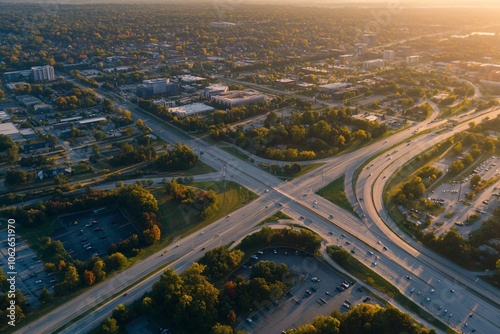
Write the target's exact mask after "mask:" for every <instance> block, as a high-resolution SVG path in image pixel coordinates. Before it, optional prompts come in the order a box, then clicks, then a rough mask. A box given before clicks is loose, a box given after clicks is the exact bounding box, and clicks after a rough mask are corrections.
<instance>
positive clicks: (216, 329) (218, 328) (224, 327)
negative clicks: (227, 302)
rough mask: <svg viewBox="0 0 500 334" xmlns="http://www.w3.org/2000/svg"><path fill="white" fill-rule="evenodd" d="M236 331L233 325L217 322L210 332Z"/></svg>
mask: <svg viewBox="0 0 500 334" xmlns="http://www.w3.org/2000/svg"><path fill="white" fill-rule="evenodd" d="M233 333H234V331H233V329H232V328H231V326H227V325H221V324H219V323H217V324H215V326H214V327H212V330H211V331H210V334H233Z"/></svg>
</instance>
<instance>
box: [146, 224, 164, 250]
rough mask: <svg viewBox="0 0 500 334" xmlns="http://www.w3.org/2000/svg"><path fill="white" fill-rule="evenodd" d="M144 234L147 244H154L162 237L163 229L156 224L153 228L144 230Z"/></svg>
mask: <svg viewBox="0 0 500 334" xmlns="http://www.w3.org/2000/svg"><path fill="white" fill-rule="evenodd" d="M142 236H143V237H144V240H145V242H146V244H147V245H152V244H154V243H156V242H158V241H160V238H161V231H160V228H159V227H158V225H156V224H154V225H153V226H152V227H151V228H148V229H145V230H144V231H143V232H142Z"/></svg>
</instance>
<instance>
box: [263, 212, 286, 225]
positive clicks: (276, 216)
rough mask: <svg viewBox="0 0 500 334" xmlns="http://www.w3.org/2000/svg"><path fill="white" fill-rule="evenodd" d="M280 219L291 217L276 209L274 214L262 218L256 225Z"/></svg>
mask: <svg viewBox="0 0 500 334" xmlns="http://www.w3.org/2000/svg"><path fill="white" fill-rule="evenodd" d="M280 219H292V217H290V216H289V215H286V214H284V213H283V212H281V211H278V212H276V213H275V214H274V215H272V216H269V217H267V218H266V219H264V220H263V221H261V222H260V223H258V224H257V225H264V224H267V223H272V222H277V221H278V220H280Z"/></svg>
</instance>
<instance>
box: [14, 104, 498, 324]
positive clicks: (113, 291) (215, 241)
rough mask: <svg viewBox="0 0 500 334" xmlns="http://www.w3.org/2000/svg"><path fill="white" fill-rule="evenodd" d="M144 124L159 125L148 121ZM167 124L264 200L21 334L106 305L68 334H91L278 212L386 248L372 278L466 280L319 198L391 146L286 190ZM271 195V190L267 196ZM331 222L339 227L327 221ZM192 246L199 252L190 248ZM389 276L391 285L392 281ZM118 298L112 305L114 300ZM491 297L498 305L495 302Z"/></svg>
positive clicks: (166, 132)
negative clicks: (163, 280) (168, 277)
mask: <svg viewBox="0 0 500 334" xmlns="http://www.w3.org/2000/svg"><path fill="white" fill-rule="evenodd" d="M130 110H131V112H132V114H133V117H134V119H138V118H143V119H144V114H142V112H141V111H140V110H139V109H138V108H137V107H135V106H134V105H130ZM490 116H491V115H490ZM146 117H147V118H152V119H154V118H155V117H154V116H152V115H149V114H148V115H147V116H146ZM162 123H163V122H160V121H158V122H147V124H148V126H149V127H150V128H152V130H153V131H154V132H155V134H157V135H158V136H159V137H160V138H162V139H163V140H165V141H167V142H170V143H176V142H179V141H181V142H183V143H185V144H187V145H189V146H190V147H191V148H193V149H194V150H196V151H198V152H200V151H202V152H204V154H202V155H201V156H200V158H201V160H202V161H204V162H205V163H207V164H209V165H211V166H212V167H214V168H216V169H217V170H221V169H222V168H223V166H225V177H226V179H229V180H234V181H235V182H238V183H240V184H241V185H242V186H245V187H247V188H249V189H250V190H252V191H254V192H255V193H257V194H258V195H260V196H261V197H260V198H258V199H257V200H254V201H253V202H251V203H249V204H248V205H246V206H245V207H243V208H241V209H239V210H237V211H235V212H234V213H233V214H231V217H228V218H224V219H221V220H219V221H217V222H215V223H213V224H212V225H210V226H208V227H207V228H205V229H204V231H203V232H204V233H203V234H196V235H194V234H192V235H190V236H188V237H186V238H184V239H181V240H179V241H178V242H177V244H178V245H179V246H178V247H176V245H172V246H170V247H167V250H168V251H169V252H168V253H167V255H165V256H161V253H162V251H161V252H158V253H157V254H154V255H152V256H151V257H149V258H148V259H145V260H143V261H140V262H139V263H137V264H135V265H133V266H132V267H131V268H129V269H127V270H125V271H123V272H122V273H119V274H117V275H115V276H114V277H112V278H111V279H109V280H106V281H104V282H103V283H101V284H98V285H97V286H96V287H94V288H93V289H91V290H88V291H86V292H85V293H83V294H81V295H80V296H78V297H76V298H74V299H72V300H70V301H69V302H67V303H66V304H64V305H63V306H61V307H59V308H57V309H55V310H54V311H52V312H50V313H48V314H47V315H45V316H43V317H41V318H39V319H37V320H35V321H33V322H32V323H30V324H28V325H26V326H25V327H23V328H21V329H20V330H18V331H17V332H16V333H33V332H34V331H35V332H37V333H51V332H54V331H57V330H59V329H61V327H62V326H64V325H66V324H68V323H70V322H71V321H72V320H73V319H75V318H76V317H78V316H79V315H82V314H83V313H85V312H86V311H87V310H89V309H91V308H92V307H94V306H96V305H97V304H99V303H102V302H104V305H101V306H99V307H98V308H97V310H94V311H93V312H92V314H91V315H87V316H83V317H82V318H80V319H78V320H76V321H75V322H74V323H72V324H70V325H69V326H68V327H67V328H66V329H65V330H64V332H67V333H86V332H88V331H89V330H90V329H91V328H92V327H94V326H95V325H97V324H98V323H99V322H100V321H102V320H104V319H105V318H106V317H107V316H109V315H110V313H111V311H112V309H113V308H114V307H116V306H117V305H118V304H120V303H123V302H130V301H132V300H133V299H134V298H137V297H139V296H141V295H142V293H143V292H145V291H148V290H149V289H151V286H152V284H153V283H154V282H155V281H156V280H157V279H158V276H159V274H156V275H154V276H152V277H151V278H149V279H147V280H143V281H141V280H142V278H143V277H144V276H146V275H148V274H149V273H151V272H153V271H154V270H155V269H157V268H159V267H161V266H162V265H165V264H167V263H172V264H171V266H172V267H173V268H174V269H176V270H179V271H182V270H183V269H185V268H186V267H187V266H188V265H189V264H190V263H192V262H193V261H195V260H196V259H198V258H199V257H201V256H202V255H203V252H202V251H201V248H203V247H204V248H205V249H207V250H208V249H211V248H213V247H216V246H219V245H223V244H227V243H228V242H231V241H233V240H238V239H239V238H241V237H243V236H245V235H246V234H247V233H248V232H249V231H251V230H252V229H253V228H254V226H255V224H256V223H258V222H260V221H261V220H262V219H264V218H265V217H268V216H269V215H271V214H272V213H274V212H275V211H277V210H278V208H282V209H283V210H286V211H287V212H288V211H289V212H290V213H291V214H293V212H297V213H301V214H297V215H296V217H299V216H300V215H303V216H304V217H307V219H309V220H310V221H312V223H310V224H309V228H311V229H313V230H315V231H316V230H317V232H319V233H320V234H321V235H322V236H323V237H324V238H325V239H328V236H326V234H325V232H326V231H330V230H331V229H336V230H338V231H344V232H340V233H345V234H349V236H347V237H348V238H350V239H351V240H355V239H358V240H359V243H360V244H362V245H368V246H366V247H367V248H370V247H371V249H376V248H377V247H378V246H377V244H376V242H377V241H380V240H382V241H383V242H384V245H386V246H387V247H388V248H389V249H390V253H388V255H387V256H386V253H384V258H383V259H382V262H383V263H384V265H383V266H382V265H381V266H380V268H381V269H380V270H379V269H378V268H379V266H377V267H375V268H374V270H375V271H377V272H378V273H379V274H381V275H383V276H384V277H386V278H387V279H389V280H390V279H391V277H394V276H395V275H401V272H402V271H406V270H410V271H411V270H412V268H413V267H416V266H418V268H420V269H419V270H420V271H421V272H428V273H433V277H436V279H437V278H438V277H441V278H440V279H441V280H442V281H445V280H446V279H447V278H448V277H449V272H450V271H451V272H453V273H454V275H455V277H458V276H462V275H463V274H462V273H461V272H457V271H456V270H453V269H450V270H447V269H446V268H443V266H439V267H432V266H430V265H429V264H428V263H426V262H424V261H422V260H420V258H418V257H417V258H415V259H413V260H412V263H411V264H409V263H408V259H407V254H408V253H407V251H406V248H404V247H408V246H406V244H404V243H401V241H400V240H398V241H397V242H395V241H393V240H392V239H393V238H392V237H388V236H385V230H380V229H379V228H376V227H377V226H376V225H375V224H372V225H368V226H367V225H366V222H365V221H362V220H360V219H357V218H356V217H354V216H353V215H351V214H348V213H346V212H345V211H344V210H342V209H340V208H339V207H337V206H335V205H333V204H332V203H330V202H328V201H326V200H325V199H323V198H321V197H319V196H317V195H314V192H315V191H316V190H318V189H320V188H321V187H323V186H324V185H326V184H328V183H329V182H331V181H332V180H334V179H336V178H338V177H339V176H341V175H342V174H344V173H345V172H346V171H349V170H352V169H354V167H352V166H358V165H359V164H360V163H362V162H363V161H366V160H367V159H368V158H369V157H371V156H372V155H373V154H374V153H377V152H378V151H382V150H384V149H385V148H386V146H383V145H381V144H380V143H374V144H372V145H370V146H368V147H364V148H362V149H359V150H357V151H355V152H351V153H349V154H344V155H342V156H337V157H334V158H331V159H330V161H329V162H328V163H327V164H326V165H325V166H323V167H321V168H319V169H317V170H315V171H312V172H311V173H309V174H307V175H306V176H304V177H301V178H298V179H295V180H292V181H290V182H287V183H283V182H282V181H281V180H279V179H278V178H276V177H274V176H272V175H270V174H268V173H267V172H265V171H263V170H261V169H260V168H258V167H256V166H253V165H251V164H249V163H247V162H244V161H241V160H238V159H235V158H234V156H232V155H231V154H229V153H227V152H225V151H223V150H221V149H219V148H217V147H213V146H210V145H209V144H207V143H205V142H203V141H201V140H199V139H193V138H191V137H188V136H187V135H185V134H180V133H179V131H178V130H174V131H172V130H171V129H170V126H168V125H163V124H162ZM406 137H407V134H406V133H404V132H400V133H397V134H395V135H393V136H391V137H390V138H388V140H389V141H390V142H391V143H397V142H400V141H402V140H404V139H405V138H406ZM387 145H391V144H387ZM266 190H269V192H267V191H266ZM306 192H307V193H309V194H310V196H308V197H307V198H306V197H305V196H303V195H304V194H305V193H306ZM313 199H314V200H316V201H317V202H318V205H314V206H315V207H312V205H311V202H310V201H311V200H313ZM330 214H332V215H333V216H334V219H329V218H328V217H329V215H330ZM335 225H336V227H335ZM338 231H337V233H338ZM387 233H388V235H389V236H390V235H392V234H393V233H392V232H390V231H387ZM337 235H338V234H337ZM193 245H196V246H195V247H193ZM363 247H365V246H363ZM412 252H413V253H415V252H416V251H415V250H412ZM427 252H428V251H427ZM429 253H430V252H429ZM430 254H432V253H430ZM357 256H360V255H357ZM402 268H403V269H402ZM388 275H389V277H387V276H388ZM138 281H140V282H139V283H137V285H135V286H134V287H131V288H130V289H129V290H127V292H128V294H127V296H123V292H124V289H126V288H127V287H129V286H130V285H131V284H133V283H135V282H138ZM392 283H393V284H395V285H396V286H397V287H398V288H399V289H400V290H401V291H404V290H405V288H406V286H407V282H406V281H404V280H399V281H397V282H392ZM473 288H474V293H475V294H479V295H484V296H490V292H489V291H487V290H485V289H484V288H483V287H481V286H478V285H476V286H474V287H473ZM463 294H464V295H470V296H472V295H473V294H472V293H471V292H470V291H467V290H464V291H463ZM113 296H115V297H114V298H112V297H113ZM494 297H495V298H498V296H494ZM470 298H473V297H470ZM471 300H472V299H471ZM475 307H476V308H480V309H482V310H490V312H492V310H494V309H495V308H496V306H495V305H492V304H491V302H488V301H487V300H486V299H478V300H477V304H476V306H475ZM498 329H499V326H498V324H493V323H492V324H491V325H490V326H488V330H490V331H492V332H497V331H498Z"/></svg>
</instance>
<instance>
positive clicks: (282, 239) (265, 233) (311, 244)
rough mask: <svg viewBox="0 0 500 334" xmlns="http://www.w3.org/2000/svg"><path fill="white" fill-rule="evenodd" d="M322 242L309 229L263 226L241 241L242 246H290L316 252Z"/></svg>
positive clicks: (244, 247)
mask: <svg viewBox="0 0 500 334" xmlns="http://www.w3.org/2000/svg"><path fill="white" fill-rule="evenodd" d="M320 244H321V238H320V237H319V236H318V235H317V234H314V233H312V232H310V231H308V230H304V229H301V230H300V231H297V230H294V229H272V228H269V227H263V228H262V229H261V230H260V231H258V232H256V233H253V234H251V235H248V236H246V237H245V238H244V239H243V240H242V241H241V248H243V249H246V248H250V249H251V248H255V247H266V246H289V247H294V248H298V249H302V250H304V251H306V252H308V253H315V252H316V250H317V249H318V248H319V246H320Z"/></svg>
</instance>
